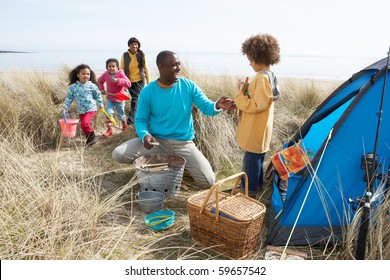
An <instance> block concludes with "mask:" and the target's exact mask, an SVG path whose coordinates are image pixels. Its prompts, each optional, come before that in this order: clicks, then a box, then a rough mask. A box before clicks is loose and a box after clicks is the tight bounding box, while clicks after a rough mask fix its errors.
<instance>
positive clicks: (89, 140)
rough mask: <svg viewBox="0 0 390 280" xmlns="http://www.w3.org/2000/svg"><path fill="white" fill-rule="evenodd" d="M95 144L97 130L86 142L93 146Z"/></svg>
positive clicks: (87, 144)
mask: <svg viewBox="0 0 390 280" xmlns="http://www.w3.org/2000/svg"><path fill="white" fill-rule="evenodd" d="M95 144H96V136H95V132H94V131H92V132H91V133H90V134H89V135H88V137H87V141H86V142H85V146H92V145H95Z"/></svg>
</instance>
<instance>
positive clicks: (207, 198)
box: [200, 172, 248, 220]
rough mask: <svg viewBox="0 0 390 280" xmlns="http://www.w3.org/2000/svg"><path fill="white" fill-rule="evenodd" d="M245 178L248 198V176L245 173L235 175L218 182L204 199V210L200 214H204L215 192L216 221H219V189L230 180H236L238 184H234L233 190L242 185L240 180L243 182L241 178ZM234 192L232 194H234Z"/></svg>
mask: <svg viewBox="0 0 390 280" xmlns="http://www.w3.org/2000/svg"><path fill="white" fill-rule="evenodd" d="M242 176H244V178H245V195H246V196H248V176H247V175H246V173H245V172H239V173H237V174H234V175H231V176H229V177H226V178H224V179H221V180H219V181H218V182H216V183H215V184H214V185H213V186H212V187H211V188H210V190H209V192H208V193H207V196H206V198H205V199H204V201H203V204H202V208H201V210H200V213H202V212H203V211H204V209H205V208H206V204H207V202H208V201H209V199H210V197H211V194H212V193H213V192H214V191H215V210H216V212H215V215H216V217H215V218H216V219H217V220H219V194H218V191H219V187H220V186H221V185H222V184H223V183H225V182H227V181H230V180H233V179H236V182H235V183H234V187H233V190H234V189H235V188H236V187H237V186H238V184H239V183H240V180H241V177H242ZM233 190H232V192H233Z"/></svg>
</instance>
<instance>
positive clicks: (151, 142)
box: [144, 134, 159, 150]
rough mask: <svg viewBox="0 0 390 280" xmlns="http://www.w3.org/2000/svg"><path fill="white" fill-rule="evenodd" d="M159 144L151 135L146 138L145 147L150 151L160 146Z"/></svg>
mask: <svg viewBox="0 0 390 280" xmlns="http://www.w3.org/2000/svg"><path fill="white" fill-rule="evenodd" d="M158 145H159V143H158V142H156V139H154V137H153V136H152V135H150V134H148V135H146V136H145V137H144V147H145V148H146V149H148V150H150V149H152V148H153V147H154V146H158Z"/></svg>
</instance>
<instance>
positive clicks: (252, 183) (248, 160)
mask: <svg viewBox="0 0 390 280" xmlns="http://www.w3.org/2000/svg"><path fill="white" fill-rule="evenodd" d="M264 157H265V153H262V154H255V153H251V152H245V154H244V159H243V160H242V171H244V172H245V173H246V175H248V193H249V195H256V194H257V192H258V191H259V189H260V187H261V186H262V185H263V164H264ZM241 190H242V191H244V190H245V181H244V178H243V179H242V180H241Z"/></svg>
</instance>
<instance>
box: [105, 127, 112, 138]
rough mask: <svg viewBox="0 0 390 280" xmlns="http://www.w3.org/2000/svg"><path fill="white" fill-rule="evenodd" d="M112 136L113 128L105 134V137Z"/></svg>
mask: <svg viewBox="0 0 390 280" xmlns="http://www.w3.org/2000/svg"><path fill="white" fill-rule="evenodd" d="M111 135H112V128H111V126H110V127H109V128H108V129H107V131H106V132H105V133H103V136H104V137H110V136H111Z"/></svg>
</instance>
